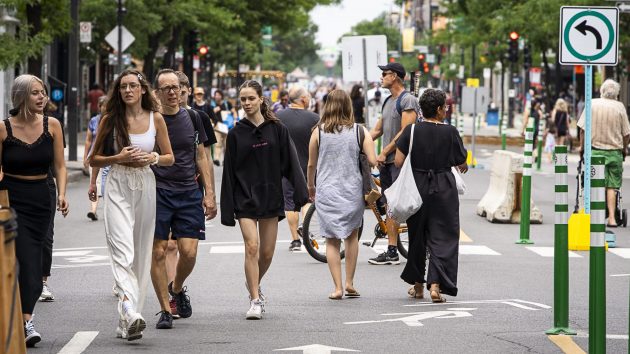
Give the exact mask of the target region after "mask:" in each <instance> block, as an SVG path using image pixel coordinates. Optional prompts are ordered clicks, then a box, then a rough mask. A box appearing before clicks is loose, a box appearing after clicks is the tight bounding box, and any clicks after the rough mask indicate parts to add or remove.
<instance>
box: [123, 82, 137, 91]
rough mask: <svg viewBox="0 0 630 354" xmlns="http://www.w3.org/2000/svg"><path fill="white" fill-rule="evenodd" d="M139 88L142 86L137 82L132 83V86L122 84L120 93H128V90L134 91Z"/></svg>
mask: <svg viewBox="0 0 630 354" xmlns="http://www.w3.org/2000/svg"><path fill="white" fill-rule="evenodd" d="M138 87H140V84H137V83H135V82H132V83H130V84H120V91H127V88H129V89H130V90H132V91H133V90H135V89H137V88H138Z"/></svg>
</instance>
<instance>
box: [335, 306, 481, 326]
mask: <svg viewBox="0 0 630 354" xmlns="http://www.w3.org/2000/svg"><path fill="white" fill-rule="evenodd" d="M452 310H454V309H449V311H429V312H412V313H384V314H382V315H383V316H400V315H411V316H405V317H399V318H390V319H387V320H376V321H356V322H344V324H347V325H353V324H368V323H382V322H399V321H400V322H402V323H404V324H406V325H407V326H409V327H422V326H424V325H423V324H422V322H420V321H423V320H428V319H430V318H456V317H472V314H471V313H470V312H467V311H472V310H476V309H474V308H467V309H466V310H467V311H452Z"/></svg>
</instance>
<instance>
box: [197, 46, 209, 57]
mask: <svg viewBox="0 0 630 354" xmlns="http://www.w3.org/2000/svg"><path fill="white" fill-rule="evenodd" d="M206 54H208V46H206V45H201V46H200V47H199V55H200V56H204V55H206Z"/></svg>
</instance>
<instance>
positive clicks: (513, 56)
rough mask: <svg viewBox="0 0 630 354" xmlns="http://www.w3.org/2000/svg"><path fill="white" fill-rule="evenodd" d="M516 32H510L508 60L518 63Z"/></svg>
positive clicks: (517, 36)
mask: <svg viewBox="0 0 630 354" xmlns="http://www.w3.org/2000/svg"><path fill="white" fill-rule="evenodd" d="M519 37H520V36H519V35H518V32H514V31H512V32H510V46H509V49H508V60H509V61H511V62H513V63H514V62H517V61H518V38H519Z"/></svg>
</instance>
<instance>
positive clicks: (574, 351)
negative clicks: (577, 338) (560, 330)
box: [547, 336, 586, 354]
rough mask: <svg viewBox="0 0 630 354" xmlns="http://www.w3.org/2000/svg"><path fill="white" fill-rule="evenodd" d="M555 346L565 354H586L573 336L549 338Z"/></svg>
mask: <svg viewBox="0 0 630 354" xmlns="http://www.w3.org/2000/svg"><path fill="white" fill-rule="evenodd" d="M547 338H549V340H550V341H551V342H553V344H555V345H557V346H558V348H560V350H562V352H563V353H566V354H582V353H584V354H586V352H585V351H584V350H582V348H580V347H579V346H578V345H577V344H575V342H574V341H573V338H571V336H547Z"/></svg>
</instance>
